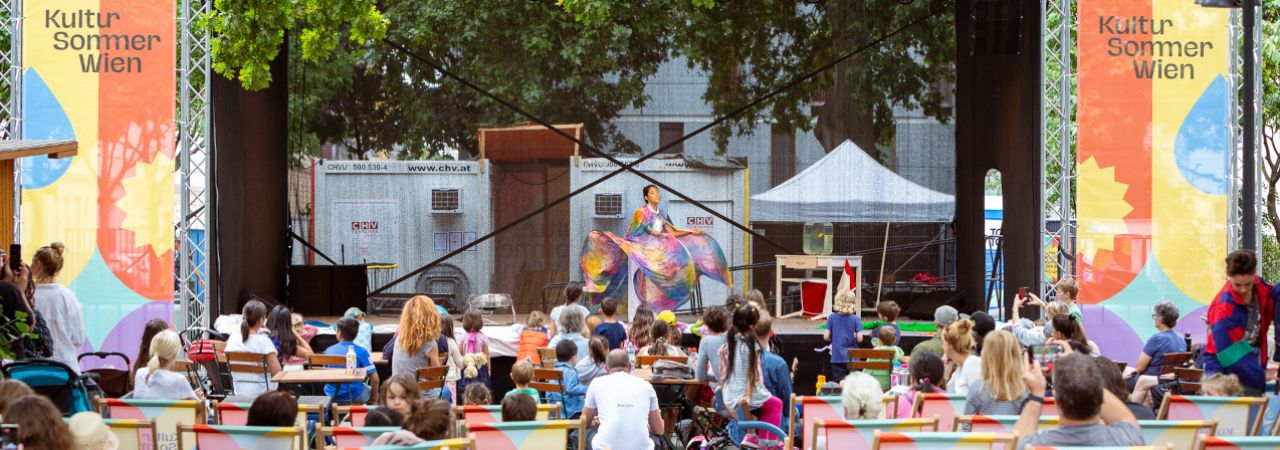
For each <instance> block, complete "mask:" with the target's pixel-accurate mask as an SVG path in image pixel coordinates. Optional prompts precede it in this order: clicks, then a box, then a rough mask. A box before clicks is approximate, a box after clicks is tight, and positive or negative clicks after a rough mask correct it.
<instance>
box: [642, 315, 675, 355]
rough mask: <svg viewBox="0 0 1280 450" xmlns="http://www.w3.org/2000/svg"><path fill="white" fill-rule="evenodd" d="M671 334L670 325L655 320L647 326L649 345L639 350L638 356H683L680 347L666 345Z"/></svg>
mask: <svg viewBox="0 0 1280 450" xmlns="http://www.w3.org/2000/svg"><path fill="white" fill-rule="evenodd" d="M670 333H671V325H669V324H667V323H666V322H663V321H661V320H656V321H654V322H653V325H650V326H649V338H650V339H652V340H651V341H649V345H647V346H645V347H644V348H641V349H640V352H639V353H637V354H638V355H640V356H685V354H684V350H680V347H677V346H674V345H671V344H668V343H667V340H668V338H669V337H670Z"/></svg>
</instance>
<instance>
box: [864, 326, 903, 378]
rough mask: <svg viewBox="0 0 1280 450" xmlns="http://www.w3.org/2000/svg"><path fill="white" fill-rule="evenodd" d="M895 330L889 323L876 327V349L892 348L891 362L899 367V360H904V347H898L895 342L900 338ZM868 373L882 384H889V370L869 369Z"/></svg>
mask: <svg viewBox="0 0 1280 450" xmlns="http://www.w3.org/2000/svg"><path fill="white" fill-rule="evenodd" d="M895 330H897V329H896V328H894V327H891V326H888V325H885V326H882V327H879V328H876V347H875V349H876V350H892V351H893V361H890V363H892V364H893V367H898V361H901V360H902V355H903V353H902V347H898V346H897V345H896V344H894V342H895V341H897V339H898V335H897V333H894V331H895ZM867 375H871V376H872V377H875V379H876V381H879V382H880V385H881V386H889V381H890V380H889V371H888V370H867Z"/></svg>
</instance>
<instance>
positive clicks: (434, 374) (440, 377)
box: [416, 366, 462, 398]
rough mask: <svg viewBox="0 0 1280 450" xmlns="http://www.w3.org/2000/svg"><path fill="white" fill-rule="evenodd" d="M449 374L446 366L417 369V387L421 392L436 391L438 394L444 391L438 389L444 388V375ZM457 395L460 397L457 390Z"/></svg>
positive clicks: (460, 394)
mask: <svg viewBox="0 0 1280 450" xmlns="http://www.w3.org/2000/svg"><path fill="white" fill-rule="evenodd" d="M448 374H449V367H448V366H436V367H423V368H421V369H418V372H417V373H416V375H417V377H418V389H422V391H423V392H429V391H436V392H439V393H440V395H443V394H444V392H443V391H441V390H440V389H443V388H444V377H445V375H448ZM457 394H458V397H459V398H461V397H462V393H461V392H458V393H457Z"/></svg>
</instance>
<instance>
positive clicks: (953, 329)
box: [942, 319, 982, 394]
mask: <svg viewBox="0 0 1280 450" xmlns="http://www.w3.org/2000/svg"><path fill="white" fill-rule="evenodd" d="M942 352H943V354H944V355H945V356H946V357H947V358H946V360H947V384H946V386H947V392H950V393H953V394H968V393H969V386H971V385H973V383H974V382H976V381H981V380H982V361H981V360H980V359H979V358H978V357H977V356H974V355H972V352H973V321H971V320H968V319H965V320H957V321H955V322H954V323H952V324H951V325H947V327H946V328H943V330H942Z"/></svg>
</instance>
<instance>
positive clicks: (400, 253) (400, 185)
mask: <svg viewBox="0 0 1280 450" xmlns="http://www.w3.org/2000/svg"><path fill="white" fill-rule="evenodd" d="M482 167H483V165H482V162H479V161H321V162H320V164H319V165H318V166H317V167H316V187H315V189H316V193H315V203H316V207H315V210H314V211H313V213H312V214H313V217H315V226H316V236H315V242H316V247H317V248H319V249H320V250H321V251H324V252H325V253H327V254H328V255H329V257H331V258H333V259H334V260H335V261H338V262H339V263H346V264H358V263H369V264H375V263H377V264H395V265H396V266H397V267H396V268H395V269H380V270H382V271H381V272H380V271H379V270H370V274H371V278H370V281H369V285H370V290H373V289H377V288H379V287H381V286H382V285H383V284H384V283H386V282H388V281H391V280H393V279H395V278H399V277H400V276H401V275H403V274H406V273H409V272H411V271H413V270H415V269H417V268H418V267H421V266H423V265H425V264H427V263H429V262H431V261H433V260H435V259H436V258H439V257H441V256H444V255H445V254H447V253H449V252H450V251H453V250H455V249H457V248H460V247H462V246H463V245H465V244H467V243H470V242H472V241H474V240H475V239H476V237H477V236H483V235H484V234H486V233H488V232H490V231H491V230H492V229H493V214H492V206H491V205H492V201H491V192H490V181H489V175H488V174H483V173H481V168H482ZM493 260H494V254H493V245H492V242H482V243H480V244H479V245H477V246H476V247H474V248H472V249H470V250H468V251H466V252H463V253H462V254H459V255H457V256H454V257H453V258H452V259H450V260H449V261H446V262H444V263H442V265H441V266H438V267H437V268H433V269H432V270H430V271H428V272H424V273H422V274H419V275H418V276H416V277H415V278H414V279H412V280H407V281H405V282H404V283H401V284H399V285H397V286H395V287H393V288H391V289H390V290H389V291H388V292H389V293H398V294H412V293H424V294H428V295H432V296H433V297H442V298H437V301H441V302H442V303H444V302H448V303H453V304H454V305H455V306H460V305H462V304H465V302H466V300H467V297H468V296H469V295H476V294H483V293H487V292H490V289H491V286H492V272H493ZM432 277H434V278H432ZM429 278H430V279H429ZM431 280H434V282H432V281H431ZM451 286H452V288H451ZM450 289H454V290H455V292H454V294H453V295H452V297H454V298H452V299H450V298H449V297H450V296H449V295H442V292H444V291H448V290H450Z"/></svg>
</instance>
